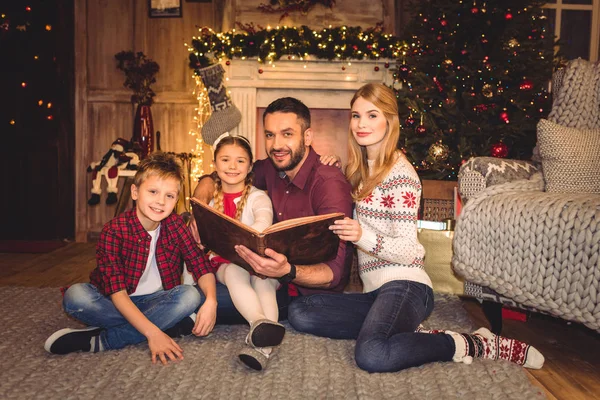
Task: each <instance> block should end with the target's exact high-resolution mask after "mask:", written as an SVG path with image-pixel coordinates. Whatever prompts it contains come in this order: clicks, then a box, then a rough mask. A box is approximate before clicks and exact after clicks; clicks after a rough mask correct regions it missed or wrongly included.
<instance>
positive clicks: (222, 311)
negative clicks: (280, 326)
mask: <svg viewBox="0 0 600 400" xmlns="http://www.w3.org/2000/svg"><path fill="white" fill-rule="evenodd" d="M198 292H199V293H200V294H201V295H202V298H203V299H204V295H203V294H202V292H201V291H200V289H198ZM290 300H291V299H290V296H289V295H288V292H287V285H282V287H281V288H279V290H277V305H278V307H279V320H280V321H283V320H286V319H287V314H288V304H289V303H290ZM203 302H204V300H202V303H203ZM217 303H218V305H217V324H220V325H234V324H247V323H248V321H246V320H245V319H244V317H242V314H240V313H239V312H238V310H237V309H236V308H235V306H234V305H233V301H232V300H231V296H230V295H229V289H227V286H225V285H223V284H222V283H220V282H217Z"/></svg>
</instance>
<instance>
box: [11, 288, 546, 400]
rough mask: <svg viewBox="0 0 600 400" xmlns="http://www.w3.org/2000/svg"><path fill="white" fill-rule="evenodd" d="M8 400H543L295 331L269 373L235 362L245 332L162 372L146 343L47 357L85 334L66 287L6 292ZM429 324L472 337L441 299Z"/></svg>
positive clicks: (478, 370)
mask: <svg viewBox="0 0 600 400" xmlns="http://www.w3.org/2000/svg"><path fill="white" fill-rule="evenodd" d="M0 298H2V299H3V300H2V304H1V305H0V354H2V357H0V398H1V399H126V398H135V399H159V398H160V399H269V398H273V399H284V398H285V399H299V398H302V399H530V398H537V399H541V398H543V397H544V395H543V394H542V393H541V392H540V391H539V390H538V389H537V388H535V387H534V386H532V385H531V384H530V383H529V381H528V379H527V377H526V375H525V373H524V372H523V370H522V369H521V367H519V366H515V365H512V364H510V363H508V362H504V361H501V362H493V361H481V360H476V361H475V362H474V363H473V364H472V365H464V364H456V363H433V364H429V365H425V366H422V367H419V368H412V369H409V370H406V371H402V372H398V373H386V374H369V373H366V372H364V371H361V370H359V369H358V368H357V367H356V365H355V364H354V360H353V349H354V342H353V341H347V340H331V339H323V338H317V337H313V336H309V335H302V334H298V333H296V332H294V331H293V330H292V329H291V328H289V326H288V328H289V330H288V333H287V334H286V337H285V339H284V342H283V343H282V345H281V347H280V348H279V350H278V352H277V354H276V356H275V357H274V358H273V359H272V360H271V361H270V364H269V367H268V369H267V370H266V371H264V372H262V373H260V372H254V371H249V370H247V369H245V368H244V367H243V366H241V365H240V364H238V363H237V362H236V360H235V355H236V354H237V351H238V349H239V348H240V347H241V346H242V343H243V340H244V337H245V335H246V332H247V327H245V326H218V327H216V328H215V331H214V332H213V334H212V335H211V336H210V337H209V338H206V339H199V338H195V337H189V338H184V339H181V340H179V343H180V345H181V346H182V347H183V349H184V355H185V360H183V361H182V362H179V363H175V364H171V365H169V366H167V367H163V366H160V365H152V364H151V362H150V357H149V352H148V347H147V345H146V344H140V345H137V346H132V347H129V348H126V349H123V350H119V351H109V352H105V353H100V354H82V353H79V354H70V355H66V356H54V355H50V354H47V353H46V352H45V351H44V348H43V343H44V341H45V339H46V338H47V337H48V336H49V335H50V334H52V333H53V332H54V331H55V330H57V329H60V328H64V327H77V326H78V325H77V323H76V322H74V321H73V320H70V319H69V318H68V317H66V316H65V315H64V313H63V312H62V310H61V307H60V300H61V296H60V292H59V291H58V289H32V288H20V287H1V288H0ZM426 325H427V326H431V327H434V326H435V327H445V328H449V329H454V330H458V331H464V330H469V331H470V330H472V329H473V328H474V327H473V326H472V324H471V322H470V321H469V318H468V316H467V314H466V312H465V310H464V309H463V308H462V307H461V305H460V301H459V300H458V299H457V298H454V297H446V296H437V297H436V307H435V311H434V313H433V315H432V317H431V318H430V319H429V320H428V321H426Z"/></svg>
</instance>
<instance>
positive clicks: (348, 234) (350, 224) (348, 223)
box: [329, 217, 362, 242]
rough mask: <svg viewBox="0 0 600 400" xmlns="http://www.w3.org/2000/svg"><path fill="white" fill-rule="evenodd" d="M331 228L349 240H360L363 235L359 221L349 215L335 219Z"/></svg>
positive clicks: (341, 237) (342, 237) (343, 238)
mask: <svg viewBox="0 0 600 400" xmlns="http://www.w3.org/2000/svg"><path fill="white" fill-rule="evenodd" d="M329 229H330V230H332V231H333V233H335V234H336V235H338V236H339V237H340V239H342V240H345V241H347V242H358V241H359V240H360V238H361V236H362V228H361V227H360V224H359V223H358V221H357V220H355V219H351V218H348V217H346V218H344V219H338V220H337V221H334V222H333V225H331V226H330V227H329Z"/></svg>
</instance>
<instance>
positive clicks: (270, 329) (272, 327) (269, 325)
mask: <svg viewBox="0 0 600 400" xmlns="http://www.w3.org/2000/svg"><path fill="white" fill-rule="evenodd" d="M284 336H285V327H284V326H283V325H281V324H280V323H278V322H274V321H271V320H268V319H259V320H257V321H254V323H252V325H251V326H250V333H249V334H248V337H247V338H246V342H247V343H248V344H249V345H251V346H253V347H273V346H278V345H279V344H281V341H282V340H283V337H284Z"/></svg>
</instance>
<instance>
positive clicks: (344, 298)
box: [288, 280, 455, 372]
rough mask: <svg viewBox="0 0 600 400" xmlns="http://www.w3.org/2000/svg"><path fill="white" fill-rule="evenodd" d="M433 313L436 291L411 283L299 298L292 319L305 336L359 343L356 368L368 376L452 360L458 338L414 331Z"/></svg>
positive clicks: (292, 306)
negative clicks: (367, 290)
mask: <svg viewBox="0 0 600 400" xmlns="http://www.w3.org/2000/svg"><path fill="white" fill-rule="evenodd" d="M432 311H433V291H432V290H431V288H430V287H429V286H427V285H424V284H422V283H417V282H411V281H404V280H400V281H392V282H388V283H386V284H385V285H383V286H382V287H380V288H379V289H377V290H375V291H373V292H369V293H348V294H345V293H331V294H314V295H311V296H306V297H300V298H298V299H297V300H295V301H294V302H292V303H291V304H290V306H289V311H288V320H289V322H290V324H291V325H292V326H293V327H294V329H296V330H297V331H300V332H306V333H311V334H313V335H317V336H324V337H329V338H333V339H356V348H355V352H354V357H355V360H356V364H357V365H358V366H359V367H360V368H361V369H364V370H365V371H368V372H394V371H400V370H402V369H406V368H410V367H416V366H419V365H422V364H425V363H428V362H433V361H450V360H452V357H453V356H454V351H455V346H454V340H453V339H452V338H451V337H450V336H449V335H446V334H429V333H415V332H414V331H415V329H416V328H417V327H418V326H419V324H420V323H421V322H422V321H423V320H424V319H425V318H427V317H428V316H429V315H430V314H431V312H432Z"/></svg>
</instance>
